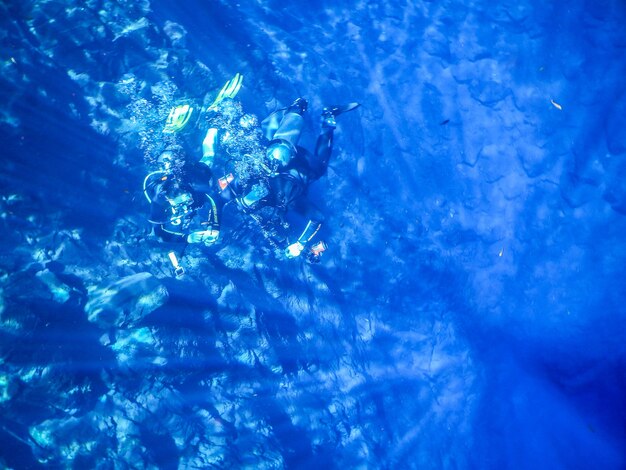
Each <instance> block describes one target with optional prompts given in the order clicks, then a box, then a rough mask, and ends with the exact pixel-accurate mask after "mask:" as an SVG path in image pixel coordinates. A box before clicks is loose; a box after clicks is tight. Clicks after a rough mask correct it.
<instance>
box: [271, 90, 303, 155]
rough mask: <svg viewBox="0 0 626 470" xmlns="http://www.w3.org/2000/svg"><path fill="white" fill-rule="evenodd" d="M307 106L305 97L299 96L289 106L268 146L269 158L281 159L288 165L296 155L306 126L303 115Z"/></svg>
mask: <svg viewBox="0 0 626 470" xmlns="http://www.w3.org/2000/svg"><path fill="white" fill-rule="evenodd" d="M307 106H308V104H307V101H306V100H305V99H303V98H298V99H297V100H296V101H294V102H293V103H292V104H291V106H289V108H287V111H286V112H285V115H284V116H283V119H282V120H281V121H280V125H279V126H278V129H276V132H275V133H274V135H273V137H272V141H271V142H270V145H269V146H268V148H267V156H268V158H270V159H274V160H279V161H280V163H281V164H282V165H286V164H287V163H289V161H290V160H291V159H292V158H293V157H294V156H295V154H296V146H297V145H298V141H299V140H300V134H301V133H302V127H303V126H304V118H303V117H302V115H303V114H304V112H305V111H306V109H307Z"/></svg>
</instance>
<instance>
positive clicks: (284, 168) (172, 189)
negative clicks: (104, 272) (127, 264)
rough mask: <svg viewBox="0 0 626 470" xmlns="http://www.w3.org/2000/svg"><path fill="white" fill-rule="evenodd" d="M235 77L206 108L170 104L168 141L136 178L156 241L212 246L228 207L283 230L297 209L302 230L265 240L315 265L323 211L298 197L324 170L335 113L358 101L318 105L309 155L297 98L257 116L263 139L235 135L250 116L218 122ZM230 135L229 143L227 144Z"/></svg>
mask: <svg viewBox="0 0 626 470" xmlns="http://www.w3.org/2000/svg"><path fill="white" fill-rule="evenodd" d="M242 81H243V77H242V76H241V75H240V74H236V75H235V76H234V77H233V78H232V79H231V80H229V81H227V82H226V84H225V85H224V86H223V87H222V89H221V90H220V91H219V93H218V95H217V97H216V98H215V99H214V100H213V101H212V103H211V104H210V105H208V106H206V105H204V106H203V105H199V104H196V103H194V102H192V101H184V102H179V103H178V104H177V105H175V106H174V107H173V108H172V109H171V110H170V112H169V115H168V117H167V120H166V123H165V126H164V128H163V130H162V132H163V137H164V141H166V142H169V145H165V148H164V150H163V151H162V152H161V153H160V155H159V157H158V158H157V163H158V164H159V169H158V170H156V171H152V172H151V173H149V174H148V175H147V176H146V177H145V179H144V183H143V190H144V195H145V197H146V199H147V200H148V202H149V203H150V217H149V221H150V223H151V224H153V226H154V229H155V234H156V235H157V236H158V237H159V238H161V239H162V240H165V241H181V242H183V243H186V244H202V245H205V246H213V245H215V244H217V243H219V242H220V240H221V239H222V238H223V237H220V230H221V228H223V224H222V218H223V216H224V213H225V211H226V209H227V208H228V207H230V206H235V207H236V208H237V210H238V211H239V212H241V213H244V214H247V215H249V216H250V217H252V218H253V219H254V220H255V221H256V222H257V223H258V225H259V227H260V228H262V229H263V228H264V227H265V229H267V226H268V225H270V224H271V225H273V226H276V227H281V228H283V229H286V230H283V232H285V231H286V232H289V231H290V228H291V226H293V225H294V223H293V222H292V223H289V222H286V219H287V215H288V213H290V212H297V213H298V214H300V216H304V217H303V218H302V219H301V221H300V223H301V224H302V227H300V228H301V230H302V231H296V232H295V233H286V234H285V235H284V236H282V237H281V236H276V237H271V238H272V240H271V242H272V244H273V245H274V247H275V248H277V251H278V252H279V255H280V256H281V257H282V256H284V257H286V258H288V259H289V258H297V257H299V256H301V255H303V256H304V257H305V258H306V260H307V261H308V262H310V263H317V262H319V261H320V258H321V256H322V254H323V252H324V251H325V250H326V249H327V245H326V243H325V242H324V241H322V240H317V241H316V240H315V237H316V235H317V234H318V232H319V230H320V228H321V226H322V221H323V217H322V214H321V212H320V211H319V209H317V207H315V206H314V205H313V204H312V203H311V202H310V201H309V200H308V198H306V197H305V196H306V194H307V190H308V188H309V185H310V184H311V183H313V182H314V181H317V180H318V179H319V178H321V177H322V176H324V175H325V174H326V172H327V170H328V163H329V160H330V157H331V154H332V149H333V134H334V130H335V128H336V125H337V123H336V117H337V116H339V115H340V114H342V113H345V112H348V111H351V110H353V109H355V108H356V107H358V106H359V103H348V104H345V105H331V106H327V107H325V108H324V109H323V111H322V113H321V130H320V133H319V135H318V137H317V142H316V145H315V151H314V153H313V154H311V153H310V152H308V151H306V150H305V149H303V148H302V147H299V146H298V142H299V140H300V135H301V132H302V128H303V126H304V117H303V115H304V113H305V112H306V111H307V107H308V103H307V101H306V100H305V99H303V98H298V99H296V100H295V101H294V102H293V103H292V104H291V105H290V106H289V107H287V108H285V109H280V110H278V111H275V112H273V113H272V114H270V116H268V117H267V118H266V119H265V120H263V129H264V133H265V140H263V139H249V140H248V141H246V140H245V139H244V138H243V137H242V136H245V132H244V131H245V130H246V128H251V127H253V126H256V127H258V126H257V123H256V118H254V117H253V116H251V115H245V114H244V115H242V116H240V117H239V119H238V121H237V122H235V123H234V126H235V127H233V126H232V124H233V123H232V122H230V123H229V124H230V127H229V126H222V127H227V128H226V129H224V128H220V124H224V123H225V122H226V121H225V120H224V119H223V114H224V113H222V108H224V107H227V106H229V103H230V105H231V106H232V103H233V101H232V100H233V99H234V98H235V96H236V95H237V93H238V92H239V90H240V89H241V86H242ZM207 104H208V102H207ZM231 121H232V120H231ZM228 127H229V128H228ZM257 131H258V129H257ZM238 138H239V140H240V142H237V139H238ZM232 141H235V144H234V145H231V144H229V142H232ZM242 141H243V142H242ZM194 154H195V155H197V156H194ZM292 218H293V217H292ZM265 231H266V233H268V232H269V231H268V230H265ZM274 233H276V231H274ZM281 244H282V246H280V245H281ZM185 246H186V245H185ZM169 257H170V261H171V263H172V265H173V267H174V270H175V272H176V274H177V275H180V274H182V273H184V269H183V267H182V266H181V265H180V263H179V261H178V259H177V257H176V255H175V253H174V252H170V254H169Z"/></svg>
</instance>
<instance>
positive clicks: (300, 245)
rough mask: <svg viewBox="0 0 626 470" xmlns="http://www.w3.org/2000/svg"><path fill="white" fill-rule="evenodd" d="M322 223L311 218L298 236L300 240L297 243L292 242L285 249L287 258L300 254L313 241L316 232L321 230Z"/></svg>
mask: <svg viewBox="0 0 626 470" xmlns="http://www.w3.org/2000/svg"><path fill="white" fill-rule="evenodd" d="M321 226H322V224H321V223H320V222H316V221H314V220H309V223H307V224H306V227H305V229H304V231H303V232H302V234H301V235H300V236H299V237H298V240H297V241H296V242H295V243H292V244H291V245H289V246H288V247H287V249H286V250H285V255H286V256H287V258H295V257H297V256H300V253H302V250H304V246H305V245H306V244H307V243H308V242H309V241H311V239H312V238H313V237H314V236H315V234H316V233H317V232H318V231H319V229H320V227H321Z"/></svg>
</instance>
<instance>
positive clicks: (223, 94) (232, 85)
mask: <svg viewBox="0 0 626 470" xmlns="http://www.w3.org/2000/svg"><path fill="white" fill-rule="evenodd" d="M242 83H243V75H241V74H240V73H236V74H235V76H234V77H233V78H231V79H230V80H228V81H227V82H226V83H225V84H224V86H223V87H222V89H221V90H220V92H219V93H218V94H217V98H215V101H213V104H212V105H211V106H209V109H211V110H215V109H217V107H218V105H219V104H220V103H221V102H222V101H223V100H225V99H226V98H231V99H232V98H234V97H235V96H237V93H239V90H240V89H241V84H242Z"/></svg>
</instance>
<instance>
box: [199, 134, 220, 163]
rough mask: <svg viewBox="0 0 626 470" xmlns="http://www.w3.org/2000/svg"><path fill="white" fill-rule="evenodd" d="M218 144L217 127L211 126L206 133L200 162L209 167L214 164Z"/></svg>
mask: <svg viewBox="0 0 626 470" xmlns="http://www.w3.org/2000/svg"><path fill="white" fill-rule="evenodd" d="M216 146H217V129H216V128H215V127H211V128H210V129H209V130H208V131H206V135H205V136H204V140H203V141H202V158H201V159H200V163H204V164H205V165H206V166H208V167H209V168H211V167H212V166H213V160H214V159H215V153H216Z"/></svg>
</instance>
